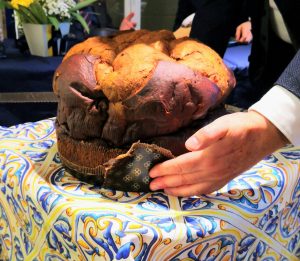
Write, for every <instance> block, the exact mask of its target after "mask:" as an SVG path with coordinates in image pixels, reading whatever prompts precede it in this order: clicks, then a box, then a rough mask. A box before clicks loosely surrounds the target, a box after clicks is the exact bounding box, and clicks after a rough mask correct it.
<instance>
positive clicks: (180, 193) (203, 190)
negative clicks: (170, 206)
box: [164, 182, 222, 197]
mask: <svg viewBox="0 0 300 261" xmlns="http://www.w3.org/2000/svg"><path fill="white" fill-rule="evenodd" d="M221 187H222V186H219V187H218V186H216V185H215V184H214V183H213V182H207V183H197V184H192V185H188V186H179V187H174V188H167V189H165V190H164V192H165V193H166V194H168V195H171V196H177V197H190V196H200V195H202V194H209V193H212V192H214V191H216V190H218V189H219V188H221Z"/></svg>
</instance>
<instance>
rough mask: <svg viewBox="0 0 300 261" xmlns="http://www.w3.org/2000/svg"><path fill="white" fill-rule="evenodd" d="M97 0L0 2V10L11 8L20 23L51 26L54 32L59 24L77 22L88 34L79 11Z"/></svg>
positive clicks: (86, 25) (22, 0) (18, 0)
mask: <svg viewBox="0 0 300 261" xmlns="http://www.w3.org/2000/svg"><path fill="white" fill-rule="evenodd" d="M96 1H97V0H84V1H81V2H79V3H76V2H75V1H74V0H11V1H7V0H0V8H4V7H7V8H12V9H14V10H15V11H16V13H17V15H18V17H19V19H20V22H21V23H31V24H52V25H53V26H54V27H55V29H56V30H58V28H59V24H60V22H64V21H72V20H77V21H78V22H79V23H81V25H82V26H83V28H84V29H85V30H86V31H87V32H89V27H88V24H87V23H86V21H85V19H84V18H83V17H82V16H81V14H80V12H79V10H80V9H82V8H84V7H86V6H88V5H91V4H92V3H94V2H96Z"/></svg>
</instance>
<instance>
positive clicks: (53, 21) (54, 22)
mask: <svg viewBox="0 0 300 261" xmlns="http://www.w3.org/2000/svg"><path fill="white" fill-rule="evenodd" d="M48 19H49V21H50V23H51V24H52V25H53V26H54V28H55V30H56V31H58V30H59V21H58V19H57V18H56V17H55V16H49V17H48Z"/></svg>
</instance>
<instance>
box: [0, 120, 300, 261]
mask: <svg viewBox="0 0 300 261" xmlns="http://www.w3.org/2000/svg"><path fill="white" fill-rule="evenodd" d="M299 167H300V148H294V147H288V148H284V149H282V150H280V151H278V152H276V153H274V154H273V155H271V156H269V157H267V158H266V159H264V160H263V161H261V162H260V163H258V164H257V165H255V166H254V167H253V168H252V169H250V170H249V171H247V172H245V173H243V174H242V175H240V176H239V177H237V178H236V179H234V180H233V181H231V182H230V183H228V184H227V185H226V186H225V187H224V188H222V189H221V190H219V191H217V192H215V193H213V194H210V195H203V196H201V197H190V198H177V197H172V196H167V195H165V194H164V193H161V192H155V193H132V192H120V191H113V190H106V189H101V188H99V187H97V186H93V185H91V184H86V183H83V182H80V181H79V180H77V179H76V178H74V177H72V176H71V175H70V174H69V173H67V172H66V171H65V170H64V168H63V167H62V166H61V163H60V159H59V156H58V154H57V146H56V135H55V129H54V119H46V120H42V121H38V122H34V123H25V124H21V125H18V126H13V127H10V128H7V127H1V128H0V259H1V260H43V261H44V260H155V261H157V260H158V261H159V260H173V261H178V260H257V259H259V260H299V258H300V200H299V199H300V180H299V177H300V175H299Z"/></svg>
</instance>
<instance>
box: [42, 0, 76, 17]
mask: <svg viewBox="0 0 300 261" xmlns="http://www.w3.org/2000/svg"><path fill="white" fill-rule="evenodd" d="M39 1H40V4H41V5H42V7H43V9H44V11H45V12H46V14H47V15H49V16H56V17H57V18H58V19H59V20H61V21H63V20H66V19H69V18H71V15H70V9H71V8H73V7H75V5H76V2H75V1H74V0H39Z"/></svg>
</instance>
